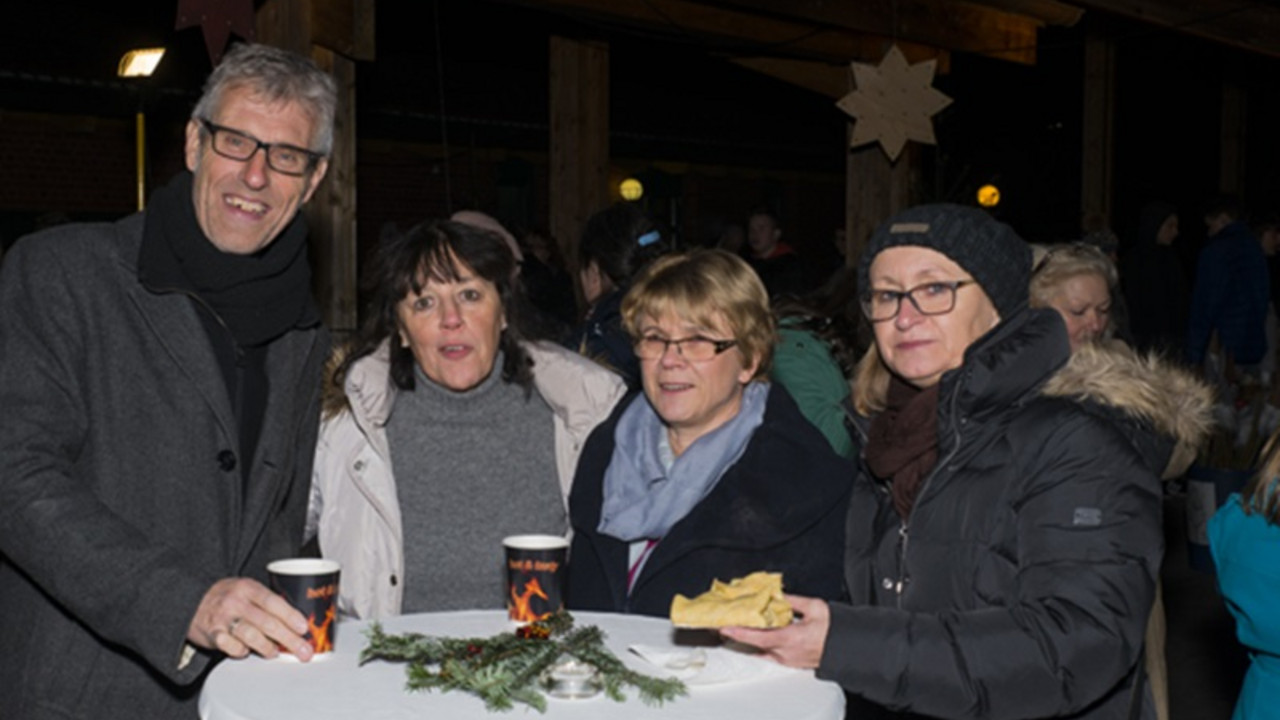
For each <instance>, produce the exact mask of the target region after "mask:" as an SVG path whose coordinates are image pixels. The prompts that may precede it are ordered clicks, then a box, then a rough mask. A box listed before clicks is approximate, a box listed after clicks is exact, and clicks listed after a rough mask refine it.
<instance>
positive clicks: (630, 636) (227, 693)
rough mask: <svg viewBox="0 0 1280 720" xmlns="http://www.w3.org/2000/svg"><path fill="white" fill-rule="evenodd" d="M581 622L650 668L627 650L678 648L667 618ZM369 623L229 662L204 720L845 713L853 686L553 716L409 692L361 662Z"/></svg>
mask: <svg viewBox="0 0 1280 720" xmlns="http://www.w3.org/2000/svg"><path fill="white" fill-rule="evenodd" d="M574 618H575V620H576V622H577V624H579V625H598V626H599V627H600V628H601V629H602V630H604V631H605V633H606V634H607V636H608V637H607V639H606V641H605V642H606V644H607V645H608V647H609V649H610V650H612V651H613V652H614V654H616V655H617V656H618V657H619V658H621V659H622V660H623V662H625V663H627V664H628V665H630V666H631V667H633V668H635V669H637V670H640V671H641V672H645V673H648V674H659V671H658V669H657V668H655V667H654V666H652V665H650V664H648V663H646V662H645V661H643V660H641V659H640V658H638V657H636V656H635V655H634V654H632V653H630V652H628V651H627V647H628V646H631V645H638V644H640V645H648V646H658V647H662V646H669V647H674V646H675V642H674V640H675V638H674V634H673V630H672V628H671V625H670V623H668V622H667V621H666V620H663V619H660V618H650V617H640V616H635V615H614V614H608V613H586V612H582V613H574ZM367 625H368V624H367V623H365V622H344V623H340V624H339V625H338V628H337V634H336V636H335V640H334V643H335V647H336V650H335V651H334V652H333V654H332V655H330V656H329V657H326V658H324V659H322V660H319V661H316V662H312V663H308V664H302V663H299V662H297V661H295V660H291V659H277V660H264V659H262V658H258V657H254V658H249V659H246V660H240V661H225V662H223V663H222V664H220V665H219V666H218V667H217V668H215V669H214V671H213V672H212V673H211V674H210V676H209V678H208V680H207V682H206V683H205V686H204V691H203V692H202V693H201V695H200V717H201V718H202V720H330V719H331V718H359V719H361V720H393V719H396V718H404V719H405V720H409V719H412V720H422V718H448V719H449V720H455V719H456V720H466V719H467V718H485V719H486V720H494V718H501V717H513V716H514V717H530V718H534V717H546V718H548V720H561V719H564V720H570V719H572V718H582V719H584V720H585V719H587V718H591V719H593V720H594V719H595V718H600V717H603V716H607V717H609V718H617V719H619V720H629V719H630V718H662V719H663V720H679V719H681V718H690V719H694V718H696V719H697V720H718V719H719V718H724V720H743V719H744V718H751V719H753V720H768V719H770V718H777V719H778V720H839V719H840V718H843V717H844V693H843V692H841V690H840V688H839V686H837V685H835V684H832V683H829V682H824V681H821V680H817V679H815V678H814V677H813V674H812V673H809V672H799V671H796V672H790V673H785V674H782V675H773V676H769V677H766V678H763V679H760V678H757V679H753V680H751V681H749V682H728V683H721V684H715V685H690V686H689V695H687V696H685V697H682V698H678V699H676V700H675V701H673V702H669V703H665V704H663V705H661V706H649V705H645V704H644V703H642V702H640V700H639V699H638V698H637V697H636V696H635V693H634V691H631V692H628V698H627V701H626V702H624V703H616V702H614V701H612V700H609V699H608V698H606V697H604V695H603V694H601V695H597V696H596V697H593V698H590V699H587V700H559V699H556V698H552V697H548V698H547V713H546V715H539V714H538V712H537V711H536V710H533V709H532V708H526V706H524V705H519V704H518V705H516V707H515V709H514V710H513V711H511V712H507V713H489V712H487V711H486V710H485V708H484V702H483V701H481V700H480V699H479V698H477V697H475V696H473V695H470V694H467V693H462V692H456V691H455V692H450V693H442V692H438V691H434V692H413V693H410V692H407V691H406V690H405V666H404V665H403V664H399V663H388V662H382V661H374V662H370V663H367V664H366V665H364V666H363V667H360V666H358V665H357V663H356V659H357V657H358V656H359V654H360V651H361V650H362V649H363V648H364V647H365V645H366V644H367V640H366V639H365V636H364V630H365V628H366V627H367ZM382 626H383V629H384V630H385V631H386V632H388V633H402V632H420V633H424V634H429V635H441V636H450V637H488V636H490V635H494V634H496V633H499V632H504V631H508V630H511V628H512V625H511V623H509V622H508V621H507V618H506V613H505V612H503V611H466V612H456V613H427V614H422V615H406V616H403V617H398V618H392V619H390V620H387V621H384V622H383V623H382Z"/></svg>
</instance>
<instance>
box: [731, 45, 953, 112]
mask: <svg viewBox="0 0 1280 720" xmlns="http://www.w3.org/2000/svg"><path fill="white" fill-rule="evenodd" d="M934 59H936V60H937V61H938V66H939V67H941V66H946V67H948V68H949V67H950V65H951V53H948V52H946V51H939V52H938V53H937V55H936V57H935V58H934ZM729 61H730V62H732V63H734V64H735V65H740V66H742V67H744V68H747V69H748V70H754V71H756V72H758V73H760V74H762V75H768V76H769V77H771V78H774V79H777V80H781V81H783V82H786V83H790V84H792V85H795V86H796V87H802V88H804V89H806V90H812V91H813V92H816V93H818V94H820V95H825V96H826V97H829V98H831V99H833V100H839V99H840V98H842V97H844V96H845V95H846V94H848V93H849V91H850V90H852V89H853V81H852V80H851V79H850V77H849V75H850V71H849V65H848V64H847V63H845V64H840V65H832V64H830V63H820V62H813V61H809V60H786V59H783V58H759V57H753V58H730V59H729ZM879 61H880V58H877V59H876V62H879ZM907 62H909V63H916V62H922V61H921V60H911V59H908V61H907ZM938 72H939V73H942V71H941V70H938ZM943 74H945V73H943Z"/></svg>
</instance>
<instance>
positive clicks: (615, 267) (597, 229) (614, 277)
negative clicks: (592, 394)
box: [573, 203, 671, 389]
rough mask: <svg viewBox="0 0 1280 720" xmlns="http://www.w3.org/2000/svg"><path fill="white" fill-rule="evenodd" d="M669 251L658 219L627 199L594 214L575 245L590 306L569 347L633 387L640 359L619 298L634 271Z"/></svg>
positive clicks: (580, 273)
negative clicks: (624, 325)
mask: <svg viewBox="0 0 1280 720" xmlns="http://www.w3.org/2000/svg"><path fill="white" fill-rule="evenodd" d="M670 251H671V243H670V242H669V241H668V240H667V239H666V238H665V237H664V235H663V232H662V230H661V228H659V227H658V223H657V222H656V221H655V220H654V219H653V218H652V217H650V216H649V214H648V213H646V212H645V211H644V210H642V209H641V208H640V207H639V206H637V205H634V204H631V203H618V204H616V205H612V206H610V207H607V208H605V209H604V210H601V211H600V212H597V213H596V214H594V215H592V216H591V218H590V219H589V220H587V227H586V229H584V230H583V232H582V242H581V243H579V245H578V278H579V280H580V281H581V283H582V297H583V298H584V299H585V300H586V301H587V306H588V307H587V314H586V317H585V318H584V319H583V321H582V325H581V326H580V327H579V328H578V332H577V333H576V334H575V337H574V343H573V347H575V348H577V350H578V352H580V353H582V354H583V355H586V356H587V357H589V358H591V359H593V360H596V361H597V362H600V363H601V364H603V365H605V366H606V367H608V368H611V369H613V370H615V371H617V372H618V374H620V375H622V379H623V380H625V381H626V382H627V386H628V387H630V388H633V389H634V388H637V387H639V386H640V364H639V363H638V362H637V361H636V355H635V353H634V352H633V351H632V349H631V337H630V336H628V335H627V332H626V330H624V329H623V328H622V312H621V308H622V297H623V296H624V295H626V293H627V289H628V288H629V287H631V278H633V277H635V275H636V273H638V272H640V270H641V269H642V268H643V267H644V266H645V265H648V264H649V263H650V262H652V261H653V260H654V259H655V258H657V257H659V256H661V255H664V254H666V253H667V252H670Z"/></svg>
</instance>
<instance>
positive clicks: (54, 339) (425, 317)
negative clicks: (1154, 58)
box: [0, 45, 1280, 720]
mask: <svg viewBox="0 0 1280 720" xmlns="http://www.w3.org/2000/svg"><path fill="white" fill-rule="evenodd" d="M335 102H336V100H335V88H334V84H333V81H332V79H331V78H329V76H327V75H326V74H325V73H323V72H321V71H319V70H318V69H317V68H316V67H315V66H314V65H313V64H312V63H311V62H309V61H307V60H305V59H303V58H300V57H298V56H296V55H293V54H291V53H288V52H284V51H280V50H275V49H272V48H268V47H265V46H260V45H242V46H240V47H238V48H237V49H236V50H233V51H232V52H230V53H229V54H228V55H227V57H226V59H225V60H224V62H223V64H222V65H221V66H219V68H218V69H217V70H216V71H215V72H214V74H213V75H212V76H211V78H210V79H209V82H208V85H207V86H206V90H205V93H204V95H203V96H202V98H201V100H200V103H199V104H198V105H197V107H196V109H195V111H194V112H193V114H192V116H191V120H190V122H189V124H188V127H187V133H186V137H185V145H184V151H185V158H186V165H187V171H186V172H184V173H182V174H180V175H179V176H178V177H177V178H175V179H174V180H173V181H172V182H171V183H170V184H169V185H167V186H165V187H163V188H161V189H160V190H159V191H158V192H157V193H156V194H155V196H154V198H153V199H152V202H151V205H150V206H149V207H148V209H147V210H146V211H145V212H142V213H139V214H137V215H134V216H131V217H129V218H126V219H124V220H121V221H119V222H117V223H106V224H97V225H77V224H71V225H64V226H61V227H58V228H53V229H51V230H48V231H45V232H42V233H40V234H37V235H33V236H30V237H28V238H26V239H24V240H23V241H21V242H19V243H17V244H16V245H15V246H14V248H13V249H12V250H11V252H10V253H8V256H7V257H5V258H4V262H3V267H2V270H3V272H2V274H0V398H2V400H0V404H2V405H3V407H4V408H5V412H4V413H0V468H3V469H2V470H0V638H3V644H4V647H5V652H4V653H0V684H2V685H3V687H4V688H5V691H4V692H0V716H3V717H15V718H26V717H54V716H56V717H76V718H81V717H106V718H117V717H118V718H125V717H130V718H132V717H140V716H142V717H178V716H182V715H184V714H185V715H187V716H193V715H194V709H193V701H194V697H195V689H198V687H199V683H200V682H201V680H202V678H203V677H204V676H205V674H206V673H207V670H208V668H209V667H210V666H211V665H212V664H213V663H216V662H219V661H221V660H223V659H225V658H240V657H245V656H247V655H249V654H251V653H256V654H259V655H264V656H274V655H276V654H278V653H279V652H280V651H281V649H283V650H285V651H288V652H291V653H293V654H295V655H297V656H298V657H299V658H300V659H302V660H307V659H309V657H310V654H311V653H310V650H309V649H308V646H307V645H306V644H305V642H303V641H302V637H301V636H302V634H303V633H304V632H305V624H304V622H303V619H302V618H301V616H300V615H299V613H297V611H296V610H294V609H293V608H290V607H288V606H287V604H285V603H284V602H283V601H282V600H281V599H280V598H279V597H277V596H276V595H275V594H273V593H271V592H270V591H268V590H267V589H266V587H264V585H263V581H264V577H265V564H266V562H267V561H268V560H270V559H274V558H277V557H286V556H291V555H295V554H297V553H298V552H301V551H304V548H307V549H308V550H309V551H311V552H316V553H319V554H322V555H323V556H325V557H329V558H333V559H336V560H338V561H339V562H340V563H341V566H342V573H343V580H342V583H341V595H340V597H339V600H338V603H339V608H340V610H341V611H342V612H343V613H344V614H345V615H348V616H352V617H358V618H370V619H379V618H385V617H390V616H394V615H398V614H402V613H413V612H426V611H436V610H449V609H460V608H497V607H501V606H502V605H503V603H504V592H503V583H502V576H501V563H500V562H499V558H500V552H501V551H500V547H501V540H502V538H503V537H504V536H506V535H513V534H521V533H530V532H536V533H544V534H551V535H560V536H566V537H570V538H571V543H572V544H571V549H570V555H569V557H570V565H569V567H570V573H569V581H568V592H567V602H568V606H569V608H570V609H586V610H606V611H613V612H624V613H639V614H645V615H655V616H663V615H666V614H667V612H668V608H669V607H670V604H671V600H672V598H673V597H674V596H675V595H676V594H684V595H695V594H698V593H699V592H701V591H702V590H704V589H705V588H707V587H708V586H709V585H710V583H711V581H712V580H715V579H720V580H728V579H730V578H732V577H738V576H742V575H746V574H748V573H751V572H754V571H757V570H768V571H774V572H780V573H782V575H783V577H784V582H785V584H786V588H787V590H788V592H789V593H791V595H790V596H789V600H790V602H791V604H792V606H793V607H794V609H795V610H796V611H797V621H796V622H795V623H793V624H791V625H789V626H787V627H785V628H780V629H774V630H748V629H745V628H728V629H725V630H723V635H724V636H725V637H726V638H728V639H731V640H734V641H737V642H740V643H743V644H745V645H747V646H752V647H755V648H757V649H759V651H760V652H762V653H763V654H765V655H767V656H769V657H771V658H772V659H774V660H777V661H778V662H780V663H783V664H786V665H790V666H794V667H800V668H812V669H815V670H816V672H817V674H818V676H819V677H822V678H826V679H830V680H833V681H835V682H837V683H839V684H840V685H841V686H842V687H843V688H844V689H845V690H846V691H847V693H848V697H849V703H850V707H851V716H852V717H856V718H859V720H865V719H867V718H876V717H908V716H913V714H914V715H927V716H930V717H975V718H978V717H981V718H1005V717H1009V718H1014V717H1071V718H1116V719H1120V718H1146V719H1151V718H1160V719H1161V720H1165V719H1167V718H1168V714H1169V700H1168V684H1167V677H1166V669H1165V663H1164V650H1163V643H1164V636H1165V632H1166V628H1165V622H1164V616H1163V612H1162V609H1161V607H1162V606H1161V591H1160V587H1159V582H1158V580H1159V569H1160V562H1161V557H1162V552H1163V535H1162V530H1161V518H1162V507H1161V505H1162V498H1163V496H1164V494H1165V492H1166V490H1165V488H1164V486H1162V484H1161V480H1162V479H1170V478H1176V477H1178V476H1180V475H1182V474H1183V473H1184V472H1185V471H1186V470H1187V467H1188V466H1189V465H1190V464H1191V462H1192V460H1193V459H1194V458H1195V457H1196V453H1197V451H1198V450H1199V449H1200V448H1201V447H1202V446H1203V444H1204V442H1205V438H1206V436H1207V435H1208V434H1209V433H1210V431H1211V429H1212V427H1213V422H1214V420H1213V417H1212V413H1213V403H1214V394H1215V391H1217V392H1221V391H1222V390H1223V389H1224V388H1227V387H1230V386H1232V385H1233V384H1239V383H1242V382H1243V383H1254V384H1255V385H1260V386H1263V387H1269V384H1270V383H1272V382H1275V381H1276V380H1277V379H1278V378H1280V373H1278V372H1277V356H1278V355H1280V353H1277V351H1276V346H1277V342H1278V339H1280V331H1278V330H1277V321H1276V318H1277V315H1278V314H1280V312H1278V311H1280V282H1278V279H1280V254H1278V253H1277V249H1278V248H1277V246H1278V245H1280V220H1277V219H1276V218H1274V217H1271V216H1265V217H1261V218H1260V219H1259V220H1258V221H1257V222H1255V223H1254V224H1253V225H1252V226H1251V225H1250V224H1249V223H1248V217H1247V216H1246V215H1245V214H1244V212H1243V210H1242V208H1240V206H1239V205H1238V204H1236V203H1235V202H1233V201H1232V200H1230V199H1227V198H1221V199H1216V200H1214V201H1212V202H1211V203H1209V204H1208V205H1206V206H1205V207H1204V209H1203V212H1202V213H1201V217H1202V218H1203V220H1204V223H1205V227H1206V231H1207V233H1206V234H1207V241H1206V243H1205V246H1204V248H1203V250H1202V251H1201V252H1200V253H1199V256H1198V258H1196V259H1195V262H1194V264H1193V265H1192V264H1189V263H1188V262H1187V258H1186V257H1185V255H1184V254H1183V253H1181V252H1179V250H1178V248H1177V247H1176V245H1175V241H1176V240H1177V238H1178V237H1179V232H1180V229H1182V228H1181V226H1180V215H1179V211H1178V209H1177V208H1175V207H1174V206H1172V205H1170V204H1167V203H1163V202H1152V203H1150V204H1148V205H1146V206H1145V207H1143V208H1142V210H1141V213H1140V214H1139V217H1138V218H1137V223H1136V231H1135V232H1134V233H1133V234H1132V236H1131V237H1128V238H1125V237H1123V235H1124V234H1123V233H1121V234H1120V236H1118V235H1117V233H1115V232H1112V231H1110V230H1109V229H1107V228H1106V226H1105V223H1102V222H1101V221H1100V220H1098V219H1097V218H1094V219H1091V220H1090V222H1089V224H1088V227H1086V228H1085V231H1084V232H1082V233H1081V237H1080V238H1078V239H1075V240H1074V241H1073V242H1067V243H1055V244H1049V245H1032V244H1031V243H1028V242H1027V241H1026V239H1024V237H1023V236H1020V235H1019V234H1018V233H1017V232H1016V231H1015V230H1014V229H1013V228H1012V227H1010V226H1009V225H1007V224H1004V223H1002V222H1000V220H999V219H998V218H997V217H995V216H993V215H992V213H990V212H988V211H986V210H982V209H979V208H976V207H968V206H961V205H954V204H927V205H921V206H917V207H913V208H909V209H906V210H904V211H902V212H900V213H897V214H896V215H895V216H894V217H892V218H889V219H888V220H886V221H885V222H884V223H882V224H881V225H880V226H879V227H878V228H877V229H876V230H875V231H874V233H872V235H871V236H870V237H868V238H863V239H860V240H861V242H859V243H858V244H857V245H856V246H853V247H850V246H847V245H846V244H845V243H846V238H845V236H844V233H843V231H840V232H838V233H836V238H837V244H838V249H839V251H840V253H841V256H842V257H844V256H845V253H846V252H847V253H848V255H847V261H846V263H847V264H846V266H845V267H843V268H841V269H837V270H835V271H834V272H830V273H827V274H826V275H827V276H828V277H829V279H828V280H827V281H826V282H825V283H824V284H821V285H817V284H813V283H810V282H809V281H808V280H807V279H806V278H811V277H814V276H816V275H817V273H814V272H813V271H812V270H811V269H809V270H806V266H805V258H804V257H803V256H802V255H801V253H800V252H798V251H797V247H798V245H797V244H794V243H792V242H789V237H788V235H787V231H786V230H785V228H784V225H783V222H782V220H781V219H780V217H781V216H780V214H779V213H778V211H777V209H776V208H773V207H768V206H761V207H755V208H753V209H751V210H749V211H748V212H746V213H745V214H744V217H743V218H742V220H741V223H740V224H739V223H737V222H733V223H728V224H726V225H725V226H724V228H723V231H722V232H719V233H718V234H717V236H716V237H714V238H705V239H700V240H699V241H698V242H691V241H688V240H684V239H682V238H680V237H679V235H678V233H677V232H675V230H674V229H673V228H671V227H668V226H667V225H666V224H664V223H663V222H662V220H661V219H659V218H657V217H655V216H654V215H652V214H650V213H649V212H647V211H646V210H645V209H644V207H643V206H642V205H640V204H636V203H631V202H619V203H617V204H613V205H610V206H608V207H604V208H600V209H599V210H598V212H596V213H595V214H594V215H592V216H591V217H590V218H589V219H588V220H587V222H586V223H585V226H584V228H583V230H582V233H581V236H580V237H578V238H574V239H573V240H574V241H573V242H571V243H565V242H563V240H564V239H563V238H560V239H558V238H555V237H552V236H551V235H549V234H548V232H546V231H545V230H542V229H529V230H527V231H517V232H512V231H511V230H512V228H509V227H507V226H505V225H504V224H503V223H502V222H500V221H499V220H498V219H496V218H495V217H493V216H492V215H489V214H486V213H483V212H479V211H475V210H465V211H460V212H457V213H454V214H453V215H452V216H451V217H449V218H447V219H445V218H440V219H427V220H424V221H422V222H420V223H418V224H416V225H414V226H413V227H411V228H409V229H407V230H400V229H398V228H388V229H387V230H386V231H385V232H384V233H383V236H382V238H381V239H380V241H379V243H378V245H377V247H376V249H375V251H374V252H373V254H372V256H371V260H370V261H369V262H368V264H367V267H366V268H365V273H364V283H363V287H362V290H363V293H362V295H363V297H364V298H365V299H366V301H367V302H366V307H365V308H364V310H363V313H362V320H361V323H360V326H359V328H358V329H357V331H356V332H355V333H354V335H353V336H352V337H350V338H347V339H345V340H344V342H342V343H339V344H338V346H337V347H336V348H333V349H332V351H331V348H330V340H329V336H328V333H327V331H326V330H325V329H324V327H323V325H322V323H321V319H320V316H319V313H318V311H317V310H316V308H315V306H314V304H313V302H312V300H311V298H310V291H309V287H310V284H309V278H310V276H309V269H308V263H307V255H306V238H307V229H306V224H305V222H304V221H303V220H302V218H301V217H300V216H299V215H298V210H299V208H300V207H302V206H303V205H304V204H305V203H306V202H307V201H308V200H309V199H310V198H311V195H312V193H314V191H315V190H316V187H317V186H318V185H319V183H320V182H321V181H322V180H323V179H324V177H325V172H326V170H327V166H328V155H329V153H330V151H331V144H332V136H333V115H334V104H335ZM863 245H865V247H862V246H863ZM570 247H571V248H573V252H572V253H569V252H566V250H567V249H568V248H570ZM1259 462H1260V465H1261V469H1260V471H1259V472H1258V473H1257V475H1256V477H1255V478H1254V480H1253V481H1251V482H1250V484H1249V485H1248V487H1246V488H1245V489H1244V492H1243V493H1242V494H1241V495H1237V496H1233V497H1232V498H1231V499H1230V500H1228V502H1227V504H1226V507H1225V508H1224V510H1222V511H1221V512H1220V513H1218V514H1217V515H1216V516H1215V517H1214V520H1213V523H1212V532H1211V535H1212V544H1213V545H1212V546H1213V552H1214V553H1215V560H1216V562H1217V564H1218V567H1219V568H1220V573H1221V578H1222V589H1223V592H1224V593H1225V595H1226V598H1227V600H1228V603H1229V607H1230V608H1231V610H1232V612H1233V613H1235V614H1236V616H1237V617H1238V618H1239V620H1240V626H1239V627H1240V640H1241V642H1242V643H1243V644H1245V645H1246V646H1247V647H1248V648H1249V649H1250V650H1251V652H1252V654H1253V660H1254V661H1253V664H1252V666H1251V668H1250V671H1249V675H1248V678H1247V680H1246V683H1245V687H1244V690H1243V692H1242V694H1241V697H1240V701H1239V704H1238V706H1237V710H1236V717H1237V718H1242V719H1247V718H1259V717H1270V716H1268V715H1267V714H1266V713H1268V712H1274V710H1273V709H1272V708H1273V707H1274V697H1275V694H1276V693H1277V692H1278V691H1280V660H1278V659H1277V655H1278V654H1280V622H1277V620H1278V619H1280V614H1277V613H1276V612H1275V611H1274V610H1273V608H1274V607H1275V603H1274V598H1275V597H1276V595H1277V593H1280V581H1278V580H1277V578H1280V574H1277V573H1276V572H1275V571H1274V570H1275V562H1274V558H1275V557H1276V553H1277V552H1280V489H1278V488H1280V442H1276V441H1274V439H1273V442H1272V443H1270V446H1269V447H1268V449H1266V450H1265V451H1264V452H1263V454H1262V457H1261V458H1259Z"/></svg>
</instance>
